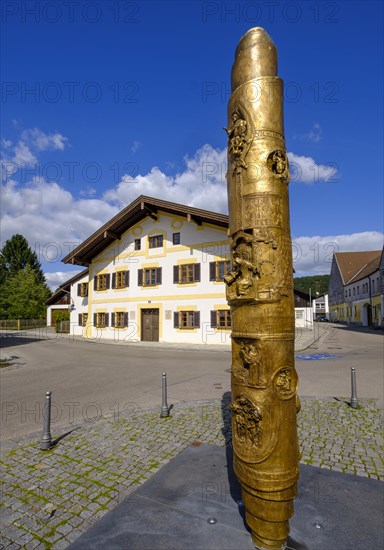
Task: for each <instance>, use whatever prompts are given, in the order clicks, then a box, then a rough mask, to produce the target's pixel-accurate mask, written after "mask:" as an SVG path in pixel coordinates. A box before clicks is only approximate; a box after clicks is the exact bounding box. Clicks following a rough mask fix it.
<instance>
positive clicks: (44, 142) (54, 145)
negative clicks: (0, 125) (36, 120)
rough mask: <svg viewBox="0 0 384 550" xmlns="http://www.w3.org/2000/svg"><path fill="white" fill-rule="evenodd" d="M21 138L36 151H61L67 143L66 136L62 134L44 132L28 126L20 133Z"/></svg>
mask: <svg viewBox="0 0 384 550" xmlns="http://www.w3.org/2000/svg"><path fill="white" fill-rule="evenodd" d="M21 139H22V140H23V141H24V142H26V143H28V144H29V145H30V146H31V147H32V148H34V149H37V150H38V151H48V150H59V151H63V150H64V149H65V147H66V145H67V143H68V138H66V137H64V136H63V135H62V134H59V133H57V132H56V133H55V134H46V133H45V132H43V131H42V130H39V129H38V128H30V129H28V130H24V131H23V132H22V133H21Z"/></svg>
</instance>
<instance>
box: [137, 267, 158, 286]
mask: <svg viewBox="0 0 384 550" xmlns="http://www.w3.org/2000/svg"><path fill="white" fill-rule="evenodd" d="M148 271H149V272H151V274H150V280H152V272H154V274H155V275H154V281H155V282H154V283H150V284H147V283H146V281H147V272H148ZM161 284H162V268H161V267H144V268H142V269H139V270H138V272H137V285H138V286H142V287H154V286H159V285H161Z"/></svg>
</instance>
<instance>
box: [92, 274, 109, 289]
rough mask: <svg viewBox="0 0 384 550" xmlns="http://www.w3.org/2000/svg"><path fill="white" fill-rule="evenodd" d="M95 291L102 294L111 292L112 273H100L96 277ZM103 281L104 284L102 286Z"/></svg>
mask: <svg viewBox="0 0 384 550" xmlns="http://www.w3.org/2000/svg"><path fill="white" fill-rule="evenodd" d="M93 280H94V290H95V291H97V292H102V291H104V290H109V288H110V281H111V275H110V273H99V274H98V275H95V277H94V279H93ZM101 281H103V284H102V285H101Z"/></svg>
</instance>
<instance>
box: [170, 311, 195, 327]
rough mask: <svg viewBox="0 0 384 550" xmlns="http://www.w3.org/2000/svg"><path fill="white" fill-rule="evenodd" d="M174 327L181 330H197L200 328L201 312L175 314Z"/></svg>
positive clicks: (178, 312) (176, 312) (177, 312)
mask: <svg viewBox="0 0 384 550" xmlns="http://www.w3.org/2000/svg"><path fill="white" fill-rule="evenodd" d="M173 327H174V328H176V329H179V330H195V329H198V328H200V311H195V310H191V309H188V310H184V311H175V312H174V313H173Z"/></svg>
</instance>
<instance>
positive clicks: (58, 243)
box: [1, 178, 118, 263]
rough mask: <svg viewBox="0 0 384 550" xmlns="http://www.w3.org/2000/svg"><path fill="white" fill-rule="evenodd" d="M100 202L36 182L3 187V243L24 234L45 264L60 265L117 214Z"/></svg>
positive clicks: (11, 183)
mask: <svg viewBox="0 0 384 550" xmlns="http://www.w3.org/2000/svg"><path fill="white" fill-rule="evenodd" d="M117 211H118V209H117V208H116V206H112V205H110V204H108V203H106V202H105V201H102V200H100V199H79V200H76V199H75V198H74V197H73V195H72V194H71V193H70V192H69V191H66V190H65V189H63V188H62V187H60V185H58V184H57V183H54V182H46V181H44V179H42V178H34V179H33V180H32V181H31V182H29V183H28V184H27V185H25V186H18V184H17V182H16V181H14V180H9V181H8V182H7V183H6V184H5V185H3V186H2V203H1V217H2V241H3V242H4V241H6V240H7V239H9V238H10V237H11V236H12V235H14V234H15V233H21V234H23V235H24V236H25V237H26V238H27V239H28V241H29V244H30V246H32V247H33V248H34V249H36V251H38V250H39V251H40V252H39V254H40V257H39V260H40V261H41V262H48V263H57V262H60V260H61V258H62V257H63V256H65V255H66V254H68V253H69V252H70V250H71V249H73V248H74V246H77V245H78V244H80V243H81V242H82V241H83V240H84V239H85V238H86V237H88V236H89V235H90V234H92V233H93V232H94V231H96V229H98V228H99V227H100V226H101V225H103V224H104V223H105V222H106V221H107V220H109V219H110V218H111V217H112V216H114V215H115V214H116V213H117Z"/></svg>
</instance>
